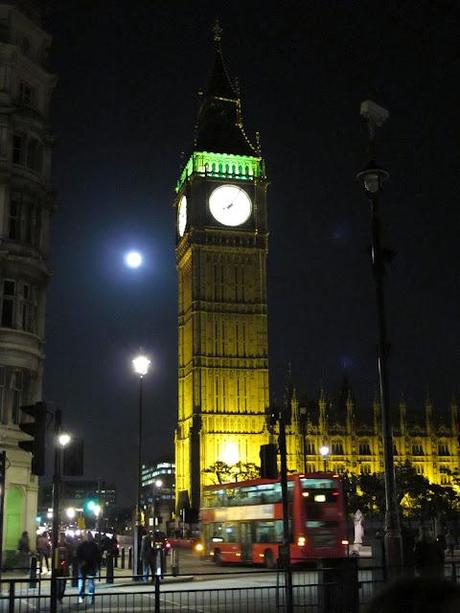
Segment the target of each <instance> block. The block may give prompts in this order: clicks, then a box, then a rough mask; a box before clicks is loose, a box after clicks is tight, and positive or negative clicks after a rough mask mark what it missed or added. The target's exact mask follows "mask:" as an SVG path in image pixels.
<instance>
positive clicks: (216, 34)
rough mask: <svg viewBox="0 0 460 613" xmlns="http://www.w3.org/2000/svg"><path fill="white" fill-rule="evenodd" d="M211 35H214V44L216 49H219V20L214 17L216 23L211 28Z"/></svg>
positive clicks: (220, 30) (220, 29)
mask: <svg viewBox="0 0 460 613" xmlns="http://www.w3.org/2000/svg"><path fill="white" fill-rule="evenodd" d="M212 31H213V34H214V42H215V43H216V47H217V48H218V49H220V42H221V40H222V32H223V30H222V28H221V27H220V23H219V18H218V17H216V21H215V23H214V26H213V28H212Z"/></svg>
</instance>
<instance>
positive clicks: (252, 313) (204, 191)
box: [175, 26, 269, 511]
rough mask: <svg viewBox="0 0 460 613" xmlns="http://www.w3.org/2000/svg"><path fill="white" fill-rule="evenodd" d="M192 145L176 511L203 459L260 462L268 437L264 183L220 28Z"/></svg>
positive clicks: (182, 199) (182, 183)
mask: <svg viewBox="0 0 460 613" xmlns="http://www.w3.org/2000/svg"><path fill="white" fill-rule="evenodd" d="M215 45H216V52H215V62H214V68H213V71H212V73H211V78H210V80H209V84H208V87H207V89H206V91H205V92H204V94H203V98H202V104H201V108H200V111H199V115H198V124H197V131H196V138H195V143H194V147H193V150H192V152H191V154H190V156H189V158H188V159H187V161H186V163H185V165H184V167H183V170H182V172H181V175H180V178H179V181H178V184H177V198H176V201H175V206H176V210H177V235H176V236H177V241H176V262H177V273H178V286H179V322H178V323H179V348H178V354H179V356H178V359H179V364H178V366H179V368H178V370H179V372H178V422H177V429H176V435H175V445H176V496H177V507H178V511H180V510H181V509H183V508H186V507H187V506H190V507H191V508H192V509H195V510H197V509H198V508H199V503H200V493H201V490H202V487H203V485H206V483H208V482H209V479H210V476H209V474H207V473H206V472H204V471H205V470H206V468H208V467H210V466H212V465H214V464H215V463H216V462H218V461H224V462H226V463H228V464H235V463H237V462H254V463H256V464H259V462H260V460H259V448H260V445H262V444H265V443H267V442H268V439H269V433H268V430H267V427H266V420H265V410H266V407H267V406H268V405H269V391H268V333H267V292H266V259H267V239H268V227H267V202H266V195H267V186H268V181H267V177H266V175H265V167H264V162H263V159H262V157H261V152H260V147H259V146H258V144H257V142H256V143H252V142H251V141H250V140H249V138H248V137H247V135H246V133H245V131H244V127H243V120H242V113H241V101H240V96H239V92H238V89H237V87H236V85H235V84H234V83H233V82H232V81H231V79H230V78H229V76H228V73H227V69H226V66H225V62H224V58H223V55H222V49H221V41H220V30H219V28H218V26H217V27H216V28H215Z"/></svg>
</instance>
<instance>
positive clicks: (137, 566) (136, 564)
mask: <svg viewBox="0 0 460 613" xmlns="http://www.w3.org/2000/svg"><path fill="white" fill-rule="evenodd" d="M142 384H143V375H142V374H139V416H138V433H137V500H136V525H135V528H134V560H133V575H134V578H135V579H136V580H139V578H140V575H141V574H142V568H141V555H140V554H141V524H142V511H141V494H142V399H143V389H142Z"/></svg>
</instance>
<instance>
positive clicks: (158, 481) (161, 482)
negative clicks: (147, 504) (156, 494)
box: [155, 479, 163, 488]
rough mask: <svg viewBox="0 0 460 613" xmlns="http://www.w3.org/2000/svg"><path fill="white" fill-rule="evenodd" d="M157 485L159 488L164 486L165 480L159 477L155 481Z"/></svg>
mask: <svg viewBox="0 0 460 613" xmlns="http://www.w3.org/2000/svg"><path fill="white" fill-rule="evenodd" d="M155 487H158V488H160V487H163V481H162V480H161V479H157V480H156V481H155Z"/></svg>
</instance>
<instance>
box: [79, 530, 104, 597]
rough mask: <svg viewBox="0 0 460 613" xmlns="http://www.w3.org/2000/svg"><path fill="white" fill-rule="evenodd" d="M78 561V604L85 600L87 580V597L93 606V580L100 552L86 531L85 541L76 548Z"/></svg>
mask: <svg viewBox="0 0 460 613" xmlns="http://www.w3.org/2000/svg"><path fill="white" fill-rule="evenodd" d="M77 561H78V602H79V604H81V603H83V602H84V600H85V596H86V594H85V583H86V579H88V595H89V597H90V604H94V592H95V589H96V588H95V584H94V579H95V577H96V574H97V570H98V568H99V566H100V563H101V552H100V550H99V547H98V546H97V544H96V543H95V541H94V537H93V535H92V533H91V532H90V531H89V530H88V532H87V533H86V539H85V540H84V541H82V542H81V543H80V544H79V545H78V547H77Z"/></svg>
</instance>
